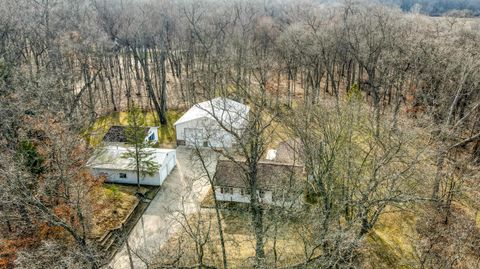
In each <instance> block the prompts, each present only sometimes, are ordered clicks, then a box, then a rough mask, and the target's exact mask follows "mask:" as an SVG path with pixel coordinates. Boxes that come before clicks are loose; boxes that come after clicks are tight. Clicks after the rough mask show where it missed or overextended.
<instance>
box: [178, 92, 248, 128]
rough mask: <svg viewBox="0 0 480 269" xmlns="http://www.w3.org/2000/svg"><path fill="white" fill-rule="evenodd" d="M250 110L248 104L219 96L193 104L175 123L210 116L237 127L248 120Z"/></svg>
mask: <svg viewBox="0 0 480 269" xmlns="http://www.w3.org/2000/svg"><path fill="white" fill-rule="evenodd" d="M249 110H250V107H248V106H247V105H244V104H242V103H239V102H236V101H233V100H231V99H228V98H223V97H217V98H215V99H212V100H208V101H205V102H201V103H198V104H195V105H193V106H192V107H191V108H190V109H189V110H188V111H187V112H186V113H185V114H183V116H182V117H180V119H178V120H177V121H176V122H175V123H174V125H178V124H182V123H185V122H189V121H192V120H196V119H201V118H210V119H213V120H220V121H221V122H222V123H224V124H228V125H231V126H233V127H236V126H241V125H242V124H243V123H244V122H245V121H246V120H247V114H248V112H249Z"/></svg>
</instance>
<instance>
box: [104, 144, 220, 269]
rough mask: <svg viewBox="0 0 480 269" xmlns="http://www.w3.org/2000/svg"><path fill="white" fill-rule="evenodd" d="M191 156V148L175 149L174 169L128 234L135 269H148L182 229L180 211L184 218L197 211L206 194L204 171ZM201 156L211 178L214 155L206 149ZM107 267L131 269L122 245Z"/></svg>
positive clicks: (207, 188)
mask: <svg viewBox="0 0 480 269" xmlns="http://www.w3.org/2000/svg"><path fill="white" fill-rule="evenodd" d="M194 155H195V154H194V150H192V149H189V148H186V147H179V148H177V166H176V167H175V169H173V171H172V172H171V174H170V175H169V176H168V177H167V178H166V180H165V182H164V183H163V185H162V188H161V189H160V191H159V192H158V194H157V195H156V196H155V198H154V199H153V200H152V202H151V203H150V205H149V207H148V208H147V210H146V211H145V213H144V214H143V216H142V217H141V218H140V220H139V221H138V222H137V224H136V225H135V227H134V228H133V230H132V232H131V233H130V235H129V237H128V242H129V246H130V249H131V253H132V258H133V261H134V266H135V268H136V269H137V268H147V263H148V262H150V261H152V260H153V259H154V257H155V255H156V254H157V253H158V252H159V250H160V248H161V247H162V245H163V244H164V243H165V242H167V241H168V239H169V238H170V237H171V236H172V235H173V234H175V232H177V231H178V230H179V229H180V228H181V225H180V224H179V222H178V220H176V218H177V219H178V215H179V211H181V212H184V213H186V214H187V215H188V214H191V213H193V212H196V210H198V209H199V207H200V202H201V201H202V200H203V198H204V197H205V196H206V194H207V193H208V190H209V189H210V185H209V183H208V178H207V177H206V172H205V169H203V166H202V164H201V162H200V161H198V159H197V158H195V157H193V156H194ZM202 155H204V156H205V158H204V159H205V160H206V166H207V167H208V168H207V169H208V171H209V173H210V175H211V176H213V174H214V173H215V167H216V160H217V157H216V154H215V153H214V152H213V151H211V150H208V149H205V152H204V153H203V154H202ZM182 203H183V206H182ZM108 267H109V268H115V269H117V268H118V269H123V268H126V269H129V268H130V263H129V259H128V253H127V247H126V245H125V244H124V246H123V247H122V248H121V250H120V251H119V252H118V253H117V254H116V255H115V256H114V257H113V259H112V261H111V262H110V264H109V265H108Z"/></svg>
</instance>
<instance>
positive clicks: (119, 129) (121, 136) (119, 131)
mask: <svg viewBox="0 0 480 269" xmlns="http://www.w3.org/2000/svg"><path fill="white" fill-rule="evenodd" d="M126 128H127V127H126V126H121V125H114V126H112V127H110V129H108V131H107V133H106V134H105V136H104V137H103V142H106V143H109V144H112V143H113V144H118V143H123V144H124V143H127V136H126V135H125V129H126ZM144 132H145V142H146V141H150V142H153V143H157V142H158V127H156V126H153V127H144Z"/></svg>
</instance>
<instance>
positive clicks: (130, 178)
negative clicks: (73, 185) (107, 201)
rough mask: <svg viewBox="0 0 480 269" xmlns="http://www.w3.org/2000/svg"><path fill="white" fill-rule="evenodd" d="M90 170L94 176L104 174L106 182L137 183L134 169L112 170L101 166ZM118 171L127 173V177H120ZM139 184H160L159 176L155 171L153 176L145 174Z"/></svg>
mask: <svg viewBox="0 0 480 269" xmlns="http://www.w3.org/2000/svg"><path fill="white" fill-rule="evenodd" d="M92 172H93V174H94V175H95V176H97V177H98V176H101V175H102V174H105V175H106V179H105V181H106V182H112V183H123V184H137V175H136V172H135V171H128V170H112V169H103V168H92ZM120 173H124V174H126V175H127V178H120ZM140 184H142V185H153V186H160V184H161V182H160V176H159V173H158V172H156V173H155V174H154V175H153V176H148V175H145V177H143V178H142V177H140Z"/></svg>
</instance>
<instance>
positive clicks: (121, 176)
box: [119, 173, 127, 178]
mask: <svg viewBox="0 0 480 269" xmlns="http://www.w3.org/2000/svg"><path fill="white" fill-rule="evenodd" d="M119 176H120V178H127V174H125V173H120V174H119Z"/></svg>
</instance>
